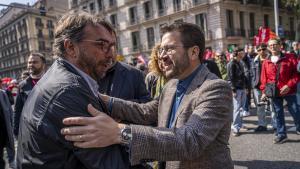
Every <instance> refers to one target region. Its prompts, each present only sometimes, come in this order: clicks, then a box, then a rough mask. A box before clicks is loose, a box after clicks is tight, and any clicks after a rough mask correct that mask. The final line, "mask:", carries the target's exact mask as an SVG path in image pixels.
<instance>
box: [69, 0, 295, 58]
mask: <svg viewBox="0 0 300 169" xmlns="http://www.w3.org/2000/svg"><path fill="white" fill-rule="evenodd" d="M273 6H274V1H273V0H69V8H70V9H71V10H79V9H80V10H85V11H88V12H89V13H92V14H101V15H104V16H105V17H106V19H107V20H109V21H110V22H111V23H112V25H114V27H115V28H116V30H117V33H118V43H119V44H118V47H119V53H120V54H122V55H124V56H135V55H140V54H145V55H149V53H150V51H151V49H152V47H153V46H154V45H155V44H156V43H159V42H160V32H159V30H160V27H161V26H163V25H165V24H171V23H174V22H182V21H184V22H191V23H196V24H198V25H199V26H200V27H201V28H202V29H203V31H204V33H205V38H206V46H207V47H211V48H212V49H214V50H226V49H227V48H228V46H231V45H232V44H234V45H238V46H243V45H245V44H248V43H252V41H253V36H254V35H255V34H257V33H258V29H259V27H261V26H268V27H270V28H271V29H275V26H274V23H275V21H274V8H273ZM279 6H282V5H279ZM296 22H297V20H296V15H295V13H294V12H293V11H292V10H287V9H285V8H280V11H279V24H280V25H281V28H282V29H283V30H284V34H285V37H286V38H288V39H291V38H293V36H295V27H296Z"/></svg>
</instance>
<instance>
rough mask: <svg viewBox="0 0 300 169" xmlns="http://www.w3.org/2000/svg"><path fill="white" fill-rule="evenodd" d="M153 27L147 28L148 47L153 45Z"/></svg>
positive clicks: (150, 47)
mask: <svg viewBox="0 0 300 169" xmlns="http://www.w3.org/2000/svg"><path fill="white" fill-rule="evenodd" d="M154 38H155V36H154V29H153V27H151V28H147V42H148V49H152V47H153V46H154Z"/></svg>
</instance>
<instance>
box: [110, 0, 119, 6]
mask: <svg viewBox="0 0 300 169" xmlns="http://www.w3.org/2000/svg"><path fill="white" fill-rule="evenodd" d="M115 5H117V2H116V0H109V6H110V7H112V6H115Z"/></svg>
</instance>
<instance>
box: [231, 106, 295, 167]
mask: <svg viewBox="0 0 300 169" xmlns="http://www.w3.org/2000/svg"><path fill="white" fill-rule="evenodd" d="M252 110H254V109H252ZM252 114H254V113H252ZM286 117H287V118H286V125H287V129H288V141H287V142H285V143H283V144H273V138H274V132H273V130H272V129H271V128H270V129H269V130H268V131H267V132H261V133H254V129H255V128H256V127H257V126H256V123H257V116H255V115H252V116H249V117H246V118H244V122H245V123H244V125H245V127H246V129H243V130H241V135H240V136H239V137H233V136H231V138H230V149H231V153H232V154H231V155H232V159H233V161H234V166H235V167H234V168H235V169H300V135H296V132H295V127H294V122H293V120H292V118H291V116H290V115H289V114H288V113H286ZM269 120H270V119H269Z"/></svg>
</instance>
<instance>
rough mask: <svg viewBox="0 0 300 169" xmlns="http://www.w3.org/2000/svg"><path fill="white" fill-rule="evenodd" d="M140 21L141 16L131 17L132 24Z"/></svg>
mask: <svg viewBox="0 0 300 169" xmlns="http://www.w3.org/2000/svg"><path fill="white" fill-rule="evenodd" d="M138 23H139V18H137V17H135V18H130V25H135V24H138Z"/></svg>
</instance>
